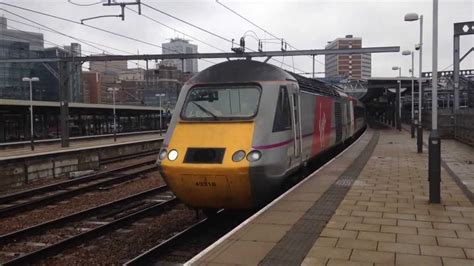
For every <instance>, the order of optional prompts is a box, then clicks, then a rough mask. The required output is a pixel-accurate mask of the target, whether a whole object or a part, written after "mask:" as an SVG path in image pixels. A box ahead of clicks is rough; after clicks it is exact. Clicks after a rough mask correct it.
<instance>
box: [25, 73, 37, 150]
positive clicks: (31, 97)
mask: <svg viewBox="0 0 474 266" xmlns="http://www.w3.org/2000/svg"><path fill="white" fill-rule="evenodd" d="M21 80H22V81H23V82H29V83H30V141H31V150H32V151H34V150H35V144H34V138H35V136H34V135H35V134H34V118H33V82H38V81H39V78H37V77H32V78H27V77H25V78H22V79H21Z"/></svg>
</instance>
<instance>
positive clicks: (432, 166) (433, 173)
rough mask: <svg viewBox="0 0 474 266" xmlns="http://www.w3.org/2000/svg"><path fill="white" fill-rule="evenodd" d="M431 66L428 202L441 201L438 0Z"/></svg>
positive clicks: (434, 21) (434, 13)
mask: <svg viewBox="0 0 474 266" xmlns="http://www.w3.org/2000/svg"><path fill="white" fill-rule="evenodd" d="M432 61H433V66H432V71H433V74H432V85H431V87H432V88H431V95H432V98H431V106H432V107H431V115H432V117H431V133H430V137H429V144H428V180H429V182H430V203H441V191H440V190H441V188H440V184H441V138H440V136H439V132H438V0H433V60H432Z"/></svg>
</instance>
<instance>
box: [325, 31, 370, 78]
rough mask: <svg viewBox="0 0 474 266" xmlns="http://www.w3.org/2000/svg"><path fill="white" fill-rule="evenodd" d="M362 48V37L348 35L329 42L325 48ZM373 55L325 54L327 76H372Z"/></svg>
mask: <svg viewBox="0 0 474 266" xmlns="http://www.w3.org/2000/svg"><path fill="white" fill-rule="evenodd" d="M350 48H362V38H357V37H353V36H352V35H346V37H345V38H337V39H335V40H334V41H331V42H329V43H328V44H327V45H326V47H325V49H350ZM371 61H372V59H371V55H370V54H352V55H325V74H326V75H325V76H326V78H341V79H362V80H363V79H367V78H370V76H371V71H372V67H371Z"/></svg>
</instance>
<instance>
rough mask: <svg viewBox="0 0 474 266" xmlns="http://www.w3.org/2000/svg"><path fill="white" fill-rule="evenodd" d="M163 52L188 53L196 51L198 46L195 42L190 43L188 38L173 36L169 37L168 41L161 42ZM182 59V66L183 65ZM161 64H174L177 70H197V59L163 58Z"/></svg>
mask: <svg viewBox="0 0 474 266" xmlns="http://www.w3.org/2000/svg"><path fill="white" fill-rule="evenodd" d="M162 47H163V51H162V53H163V54H189V53H197V52H198V46H197V45H195V44H190V43H189V41H188V40H184V39H180V38H175V39H171V41H170V42H168V43H163V44H162ZM183 61H184V67H183ZM161 65H165V66H174V67H176V68H177V69H178V70H182V71H183V72H190V73H196V72H198V60H197V59H185V60H180V59H168V60H163V62H161Z"/></svg>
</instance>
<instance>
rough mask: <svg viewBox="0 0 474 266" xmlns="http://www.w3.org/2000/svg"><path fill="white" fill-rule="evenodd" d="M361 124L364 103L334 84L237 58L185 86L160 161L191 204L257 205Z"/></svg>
mask: <svg viewBox="0 0 474 266" xmlns="http://www.w3.org/2000/svg"><path fill="white" fill-rule="evenodd" d="M363 128H365V109H364V107H363V105H362V104H361V103H360V102H359V101H358V100H357V99H355V98H352V97H348V96H347V95H346V94H344V93H343V92H341V91H339V90H337V89H336V88H335V87H332V86H329V85H327V84H325V83H323V82H319V81H317V80H314V79H308V78H305V77H302V76H299V75H296V74H293V73H290V72H286V71H285V70H283V69H280V68H278V67H276V66H273V65H269V64H266V63H262V62H258V61H251V60H233V61H228V62H224V63H220V64H217V65H214V66H212V67H209V68H207V69H205V70H203V71H201V72H200V73H198V74H197V75H195V76H194V77H193V78H191V79H190V80H189V81H188V82H187V83H186V84H185V85H184V86H183V88H182V90H181V93H180V95H179V98H178V102H177V104H176V107H175V113H174V115H173V118H172V120H171V123H170V126H169V129H168V132H167V134H166V137H165V139H164V142H163V146H162V149H161V151H160V153H159V156H158V157H159V158H158V160H157V164H158V167H159V169H160V172H161V174H162V176H163V177H164V179H165V181H166V183H167V184H168V185H169V187H170V188H171V190H172V191H173V192H174V193H175V194H176V196H177V197H178V198H179V199H180V200H181V201H183V202H184V203H186V204H187V205H189V206H191V207H195V208H202V209H217V208H227V209H248V208H255V207H259V206H262V205H263V204H265V203H268V202H269V201H270V200H272V199H273V198H275V197H276V196H277V193H278V192H279V191H280V190H281V186H282V184H283V182H284V181H285V178H287V177H288V176H289V175H290V174H292V173H293V172H295V171H297V170H298V169H299V168H301V167H303V166H304V165H305V164H306V163H307V162H308V161H309V160H311V159H312V158H314V157H316V156H318V155H319V154H321V153H323V152H324V151H326V150H328V149H330V148H332V147H334V146H335V145H338V144H340V143H342V142H344V141H346V140H348V139H349V138H351V137H353V136H354V135H355V134H357V133H358V132H359V131H361V130H362V129H363Z"/></svg>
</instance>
